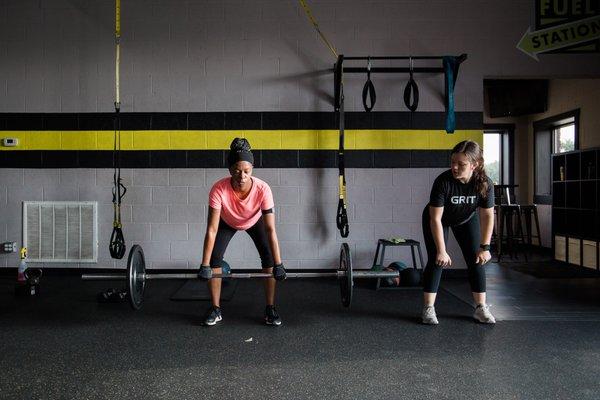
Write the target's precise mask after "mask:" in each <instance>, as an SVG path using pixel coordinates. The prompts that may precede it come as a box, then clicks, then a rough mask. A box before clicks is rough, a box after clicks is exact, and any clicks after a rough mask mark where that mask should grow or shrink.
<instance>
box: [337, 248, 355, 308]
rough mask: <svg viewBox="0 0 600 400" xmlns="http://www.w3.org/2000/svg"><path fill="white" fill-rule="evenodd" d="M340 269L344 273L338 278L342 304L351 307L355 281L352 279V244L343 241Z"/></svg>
mask: <svg viewBox="0 0 600 400" xmlns="http://www.w3.org/2000/svg"><path fill="white" fill-rule="evenodd" d="M339 271H341V272H342V273H343V276H341V277H339V278H338V279H339V280H340V294H341V297H342V305H343V306H344V307H350V304H352V291H353V289H354V282H353V281H352V255H351V254H350V246H348V243H342V247H341V248H340V268H339Z"/></svg>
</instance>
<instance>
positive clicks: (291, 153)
mask: <svg viewBox="0 0 600 400" xmlns="http://www.w3.org/2000/svg"><path fill="white" fill-rule="evenodd" d="M253 153H254V161H255V166H256V167H258V168H261V167H262V168H337V151H336V150H256V151H254V152H253ZM345 157H346V167H347V168H433V167H441V168H443V167H447V166H449V163H450V150H346V152H345ZM120 162H121V167H123V168H227V151H226V150H143V151H123V152H121V155H120ZM112 166H113V152H112V151H105V150H102V151H92V150H90V151H76V150H68V151H38V150H30V151H2V152H0V168H112Z"/></svg>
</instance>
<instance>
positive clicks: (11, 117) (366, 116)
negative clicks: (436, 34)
mask: <svg viewBox="0 0 600 400" xmlns="http://www.w3.org/2000/svg"><path fill="white" fill-rule="evenodd" d="M114 115H115V114H114V113H78V114H69V113H56V114H37V113H0V130H9V131H42V130H56V131H77V130H112V129H114ZM345 117H346V121H345V122H346V129H431V130H443V129H445V121H446V114H445V113H443V112H415V113H410V112H370V113H367V112H347V113H346V114H345ZM120 121H121V129H122V130H263V129H265V130H274V129H280V130H290V129H337V128H338V116H337V114H336V113H334V112H207V113H121V114H120ZM482 127H483V114H482V113H481V112H457V113H456V129H459V130H464V129H482Z"/></svg>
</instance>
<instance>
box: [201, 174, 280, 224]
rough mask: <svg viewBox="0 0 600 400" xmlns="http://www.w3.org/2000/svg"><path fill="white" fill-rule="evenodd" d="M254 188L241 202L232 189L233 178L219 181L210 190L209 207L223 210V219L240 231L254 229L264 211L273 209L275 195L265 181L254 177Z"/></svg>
mask: <svg viewBox="0 0 600 400" xmlns="http://www.w3.org/2000/svg"><path fill="white" fill-rule="evenodd" d="M251 179H252V188H251V189H250V193H248V196H247V197H246V198H245V199H244V200H240V199H239V198H238V197H237V196H236V195H235V192H234V191H233V188H232V187H231V178H230V177H227V178H223V179H219V180H218V181H217V182H215V184H214V185H213V187H212V189H210V193H209V194H208V205H209V206H211V207H212V208H214V209H216V210H221V218H223V221H225V223H227V225H229V226H231V227H232V228H235V229H237V230H240V231H245V230H246V229H248V228H250V227H252V226H253V225H254V224H256V222H257V221H258V220H259V219H260V217H261V215H262V212H261V211H262V210H269V209H271V208H273V206H274V205H275V203H274V202H273V193H272V192H271V188H270V187H269V185H268V184H267V183H266V182H265V181H261V180H260V179H258V178H255V177H252V178H251Z"/></svg>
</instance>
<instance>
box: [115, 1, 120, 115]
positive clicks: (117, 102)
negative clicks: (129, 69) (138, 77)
mask: <svg viewBox="0 0 600 400" xmlns="http://www.w3.org/2000/svg"><path fill="white" fill-rule="evenodd" d="M115 52H116V54H115V110H116V111H117V112H118V110H119V109H120V108H121V98H120V93H119V92H120V90H119V89H120V88H119V83H120V78H119V66H120V64H121V0H115Z"/></svg>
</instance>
